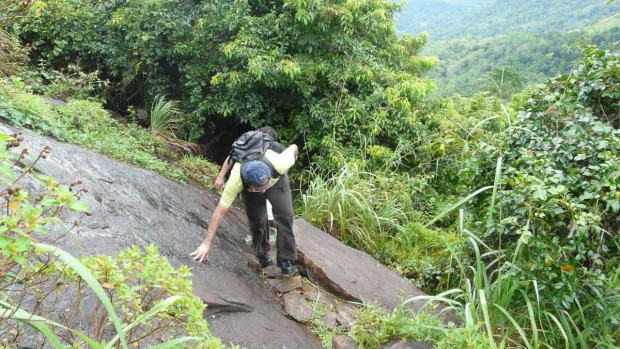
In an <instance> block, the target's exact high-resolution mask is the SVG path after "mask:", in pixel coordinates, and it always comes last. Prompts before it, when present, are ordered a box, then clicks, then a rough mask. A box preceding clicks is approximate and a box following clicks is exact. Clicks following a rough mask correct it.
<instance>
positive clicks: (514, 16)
mask: <svg viewBox="0 0 620 349" xmlns="http://www.w3.org/2000/svg"><path fill="white" fill-rule="evenodd" d="M619 9H620V3H619V2H615V3H612V4H607V3H606V1H605V0H460V1H459V0H453V1H449V0H411V1H410V2H408V3H407V5H406V6H404V7H403V11H402V13H400V14H398V15H397V16H396V20H397V22H396V28H397V29H398V30H399V31H402V32H405V33H409V34H412V35H418V34H419V33H421V32H423V31H426V32H428V33H429V34H430V37H431V40H445V39H453V38H457V37H461V36H464V35H473V36H476V37H492V36H497V35H503V34H509V33H514V32H548V31H552V30H557V31H564V30H574V29H580V28H582V27H584V26H586V25H588V24H589V23H592V22H596V21H599V20H601V19H603V18H605V17H609V16H612V15H614V14H615V13H616V12H617V11H618V10H619Z"/></svg>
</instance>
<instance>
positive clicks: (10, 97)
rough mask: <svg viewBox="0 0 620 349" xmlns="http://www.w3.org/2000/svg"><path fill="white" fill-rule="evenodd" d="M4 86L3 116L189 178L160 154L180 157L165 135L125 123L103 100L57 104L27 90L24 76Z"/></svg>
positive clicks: (0, 99)
mask: <svg viewBox="0 0 620 349" xmlns="http://www.w3.org/2000/svg"><path fill="white" fill-rule="evenodd" d="M0 84H2V82H0ZM4 86H6V87H7V89H6V90H4V91H7V92H5V93H2V92H0V117H3V118H5V119H6V120H9V121H10V122H12V123H14V124H16V125H18V126H26V127H29V128H32V129H34V130H36V131H38V132H41V133H43V134H48V135H49V134H51V135H54V136H55V137H57V138H59V139H61V140H63V141H67V142H70V143H73V144H78V145H81V146H83V147H85V148H88V149H93V150H95V151H97V152H99V153H102V154H104V155H107V156H110V157H112V158H115V159H118V160H121V161H124V162H128V163H131V164H135V165H139V166H141V167H144V168H146V169H149V170H152V171H154V172H157V173H159V174H161V175H164V176H167V177H170V178H175V179H179V180H185V179H186V178H187V176H186V174H185V173H183V172H182V171H181V170H179V169H178V168H174V167H170V166H169V164H168V162H167V161H164V160H161V159H160V158H158V156H159V157H162V158H166V159H170V158H171V159H175V158H176V157H177V155H176V154H175V153H174V152H172V151H171V150H170V149H169V147H168V145H167V143H166V142H165V141H164V140H163V139H162V138H159V137H156V136H153V135H152V134H151V133H150V132H149V131H148V130H145V129H143V128H141V127H139V126H136V125H128V126H123V125H121V124H120V123H119V122H117V121H116V120H114V119H112V118H111V117H110V115H109V114H108V112H107V111H105V110H104V109H103V108H102V106H101V104H100V103H98V102H93V101H87V100H79V99H71V100H69V101H68V102H67V103H61V104H58V105H54V104H51V103H50V102H49V101H48V100H46V99H45V97H42V96H38V95H35V94H32V93H29V92H24V91H23V90H24V89H27V86H28V85H26V84H25V83H24V82H23V81H21V80H20V79H14V80H13V82H11V83H8V82H6V81H5V82H4ZM0 91H2V90H0Z"/></svg>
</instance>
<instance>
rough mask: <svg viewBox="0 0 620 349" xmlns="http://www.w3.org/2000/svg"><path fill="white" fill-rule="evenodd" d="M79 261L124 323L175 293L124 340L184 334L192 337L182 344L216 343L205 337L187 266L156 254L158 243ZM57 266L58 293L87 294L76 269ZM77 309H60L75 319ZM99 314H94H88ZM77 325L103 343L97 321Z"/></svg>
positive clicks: (213, 345) (148, 341)
mask: <svg viewBox="0 0 620 349" xmlns="http://www.w3.org/2000/svg"><path fill="white" fill-rule="evenodd" d="M81 262H82V264H83V265H84V266H85V267H86V268H88V269H89V270H90V272H91V273H92V274H93V275H94V276H95V278H96V280H97V281H98V282H99V283H101V284H102V285H103V287H104V289H105V290H106V293H107V295H108V297H109V298H110V300H111V302H112V305H113V306H114V308H115V309H116V310H117V311H118V312H119V314H120V316H121V318H122V321H123V322H124V323H127V324H131V323H133V322H135V321H136V320H137V319H139V318H140V317H141V316H144V314H145V313H146V312H148V311H149V310H150V309H152V308H153V307H155V306H156V305H157V304H158V303H160V302H162V301H163V300H165V299H166V298H167V297H170V296H171V295H175V296H179V297H180V299H179V300H177V301H176V302H174V303H172V305H171V306H169V307H168V308H167V310H166V311H165V312H158V313H157V314H156V315H154V316H152V317H151V318H149V319H148V321H145V322H143V323H140V324H139V325H137V326H135V327H133V328H131V330H129V331H127V332H126V334H125V335H126V339H127V342H128V344H136V345H137V344H141V345H146V344H151V345H154V344H157V343H164V342H168V341H170V340H172V339H174V338H181V337H182V336H184V335H189V336H195V337H197V338H196V340H194V341H192V342H191V343H189V344H187V343H186V344H185V345H184V346H183V347H192V348H218V347H220V346H221V345H220V343H219V340H218V339H217V338H213V337H212V336H211V335H210V333H209V329H208V325H207V322H206V321H205V320H204V318H203V313H204V309H205V304H203V302H202V301H201V300H200V298H198V297H197V296H195V295H194V294H193V293H192V291H193V288H192V283H191V273H190V271H189V269H188V267H187V266H185V265H183V266H181V267H180V268H178V269H175V268H173V267H172V266H171V265H170V263H169V262H168V260H167V259H166V258H165V257H163V256H161V255H160V254H159V253H158V247H157V246H155V245H150V246H147V247H146V248H145V249H144V251H142V250H141V249H140V248H139V247H137V246H133V247H131V248H128V249H125V250H123V251H121V252H119V254H118V256H117V257H115V258H113V257H109V256H96V257H89V258H84V259H82V260H81ZM53 267H54V266H52V268H53ZM57 270H61V276H60V278H59V279H58V281H57V284H60V285H62V286H60V287H59V289H66V291H63V292H68V293H70V292H72V290H76V291H75V292H76V293H77V294H81V295H82V296H81V297H84V298H87V297H89V292H88V285H87V284H86V283H85V282H84V280H83V279H81V278H79V277H78V275H77V274H76V273H75V271H73V270H72V269H66V268H56V271H57ZM91 306H92V305H91ZM81 307H83V306H82V305H81V304H79V303H74V304H72V305H71V306H68V307H67V308H66V309H65V310H64V311H65V314H66V316H68V317H69V318H71V317H79V316H80V315H82V314H81V311H82V310H81ZM102 308H103V307H102V306H101V304H95V305H94V309H96V310H97V309H102ZM101 315H102V314H99V313H95V314H94V315H93V317H98V316H101ZM103 315H105V314H103ZM82 316H83V315H82ZM82 326H84V327H83V328H82V329H81V330H82V332H83V333H88V334H96V335H95V336H93V338H94V339H96V340H98V341H102V340H103V339H104V338H105V336H106V331H102V328H101V327H100V324H99V323H97V322H90V323H88V322H83V324H82ZM68 336H69V338H70V339H71V341H77V340H78V338H77V337H74V336H70V335H68Z"/></svg>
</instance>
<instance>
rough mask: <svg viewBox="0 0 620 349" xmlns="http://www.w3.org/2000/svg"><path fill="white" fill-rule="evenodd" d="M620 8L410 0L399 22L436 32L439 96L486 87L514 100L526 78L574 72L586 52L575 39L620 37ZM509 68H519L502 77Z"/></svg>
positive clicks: (433, 47)
mask: <svg viewBox="0 0 620 349" xmlns="http://www.w3.org/2000/svg"><path fill="white" fill-rule="evenodd" d="M619 9H620V5H619V4H618V3H614V4H609V5H607V4H605V2H604V1H599V0H588V1H579V0H570V1H561V2H557V1H552V0H548V1H547V0H546V1H518V2H510V1H497V0H494V1H492V0H490V1H455V2H444V1H438V0H423V1H415V2H411V3H409V4H407V5H406V6H405V7H404V10H403V13H402V14H400V15H399V16H398V20H397V27H398V28H399V29H400V30H402V31H404V32H406V33H409V34H417V33H420V32H422V31H426V32H429V33H430V38H431V40H430V43H429V45H428V47H426V48H425V49H424V51H423V53H424V54H426V55H431V56H437V57H438V58H439V63H438V65H437V69H435V70H433V71H432V72H431V73H430V75H429V76H430V77H432V78H433V79H434V80H435V81H436V82H437V85H438V86H439V88H438V91H437V93H438V94H439V95H441V96H451V95H453V94H455V93H458V94H460V95H464V96H473V95H474V94H476V93H478V92H480V91H487V92H489V93H491V94H493V95H497V96H502V98H504V99H505V100H508V99H509V97H510V96H511V95H512V94H514V93H516V92H519V91H520V90H521V89H522V88H523V87H526V86H527V85H531V84H535V83H539V82H541V81H544V80H545V79H546V78H548V77H553V76H555V75H557V74H566V73H568V71H569V69H570V68H571V67H572V66H573V64H574V62H575V61H576V60H577V59H578V58H579V52H580V51H579V49H578V48H576V47H575V46H574V45H572V44H573V43H575V42H579V41H584V42H586V43H593V44H596V45H598V46H599V47H604V48H608V47H610V46H611V45H612V44H613V43H614V42H616V41H617V40H618V38H619V37H620V29H619V28H620V17H619V16H618V14H617V11H618V10H619ZM422 25H424V26H422ZM505 69H514V70H515V71H516V72H515V74H512V76H513V78H512V79H510V80H509V81H508V83H507V84H506V83H504V84H502V83H501V82H502V81H501V80H498V79H497V78H496V76H494V75H496V74H494V71H496V70H505ZM516 81H519V84H516V86H515V83H514V82H516Z"/></svg>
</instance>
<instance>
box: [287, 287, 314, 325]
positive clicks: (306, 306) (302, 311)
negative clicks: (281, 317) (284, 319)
mask: <svg viewBox="0 0 620 349" xmlns="http://www.w3.org/2000/svg"><path fill="white" fill-rule="evenodd" d="M282 301H283V303H284V311H286V313H287V314H288V315H290V316H291V317H292V318H293V319H294V320H295V321H297V322H306V321H308V320H310V318H311V317H312V314H313V313H314V308H313V307H312V305H311V304H310V303H308V302H307V301H306V300H305V299H304V297H302V296H301V295H300V294H299V293H297V292H288V293H285V294H284V296H282Z"/></svg>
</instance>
